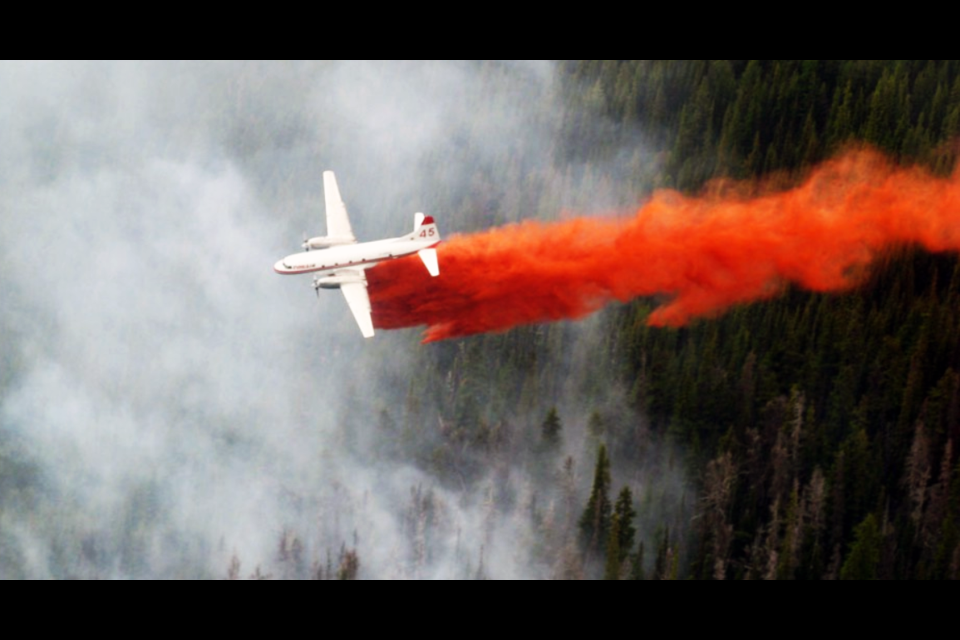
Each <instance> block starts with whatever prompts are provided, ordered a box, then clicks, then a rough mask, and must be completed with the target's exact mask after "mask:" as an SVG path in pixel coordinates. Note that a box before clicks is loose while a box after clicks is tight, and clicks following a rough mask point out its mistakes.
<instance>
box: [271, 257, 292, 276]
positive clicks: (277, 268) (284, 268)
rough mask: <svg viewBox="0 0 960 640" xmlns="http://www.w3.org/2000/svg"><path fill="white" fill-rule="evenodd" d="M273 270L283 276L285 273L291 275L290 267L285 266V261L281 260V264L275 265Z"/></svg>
mask: <svg viewBox="0 0 960 640" xmlns="http://www.w3.org/2000/svg"><path fill="white" fill-rule="evenodd" d="M273 270H274V271H276V272H277V273H279V274H281V275H283V274H285V273H290V267H288V266H287V265H285V264H284V263H283V260H280V261H279V262H277V264H275V265H273Z"/></svg>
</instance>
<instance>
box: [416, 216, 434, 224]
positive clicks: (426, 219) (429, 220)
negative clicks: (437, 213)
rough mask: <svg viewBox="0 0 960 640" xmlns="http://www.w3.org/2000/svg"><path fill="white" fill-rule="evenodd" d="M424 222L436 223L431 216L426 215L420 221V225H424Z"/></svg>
mask: <svg viewBox="0 0 960 640" xmlns="http://www.w3.org/2000/svg"><path fill="white" fill-rule="evenodd" d="M425 224H436V223H435V222H434V221H433V216H427V217H426V218H424V219H423V222H422V223H421V225H420V226H423V225H425Z"/></svg>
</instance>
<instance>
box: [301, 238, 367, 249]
mask: <svg viewBox="0 0 960 640" xmlns="http://www.w3.org/2000/svg"><path fill="white" fill-rule="evenodd" d="M356 241H357V240H356V238H351V237H345V236H318V237H316V238H310V239H309V240H307V241H306V242H304V243H303V248H304V249H326V248H328V247H337V246H340V245H344V244H353V243H355V242H356Z"/></svg>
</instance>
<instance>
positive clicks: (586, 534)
mask: <svg viewBox="0 0 960 640" xmlns="http://www.w3.org/2000/svg"><path fill="white" fill-rule="evenodd" d="M611 511H612V509H611V504H610V460H609V459H608V458H607V447H606V446H605V445H600V449H599V451H597V464H596V467H595V468H594V473H593V488H592V489H591V491H590V499H589V500H588V501H587V507H586V509H584V511H583V515H581V516H580V522H579V526H580V541H581V544H582V546H583V548H584V550H585V552H586V554H587V555H588V556H590V555H593V556H595V557H598V558H599V557H602V556H603V553H604V551H605V547H606V542H607V538H608V536H609V535H610V517H611Z"/></svg>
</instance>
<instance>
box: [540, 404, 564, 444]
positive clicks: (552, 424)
mask: <svg viewBox="0 0 960 640" xmlns="http://www.w3.org/2000/svg"><path fill="white" fill-rule="evenodd" d="M562 432H563V424H562V423H561V422H560V414H559V413H557V408H556V407H551V408H550V411H548V412H547V417H546V418H545V419H544V421H543V424H542V425H541V426H540V434H541V436H542V440H543V446H544V448H545V449H546V450H547V451H557V450H559V449H560V445H561V444H562V442H563V439H562V438H563V433H562Z"/></svg>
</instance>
